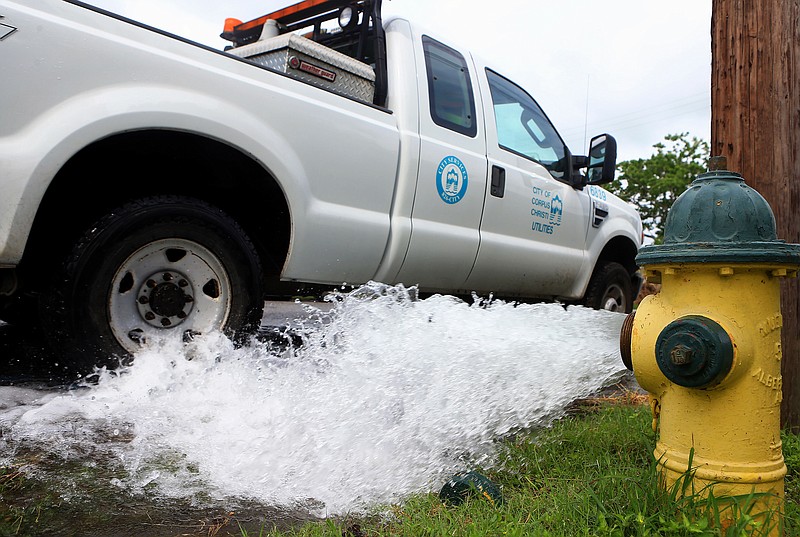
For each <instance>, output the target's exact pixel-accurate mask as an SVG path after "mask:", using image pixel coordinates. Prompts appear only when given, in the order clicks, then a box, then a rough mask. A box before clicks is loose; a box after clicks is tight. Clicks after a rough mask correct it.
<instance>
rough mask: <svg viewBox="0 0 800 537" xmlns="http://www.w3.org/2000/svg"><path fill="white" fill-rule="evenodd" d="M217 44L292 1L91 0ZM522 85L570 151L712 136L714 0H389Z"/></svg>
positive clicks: (638, 150) (648, 149)
mask: <svg viewBox="0 0 800 537" xmlns="http://www.w3.org/2000/svg"><path fill="white" fill-rule="evenodd" d="M88 1H89V2H90V3H94V4H96V5H98V6H100V7H104V8H106V9H109V10H111V11H115V12H118V13H120V14H122V15H125V16H127V17H130V18H133V19H136V20H139V21H141V22H144V23H147V24H150V25H153V26H156V27H158V28H161V29H164V30H167V31H170V32H173V33H175V34H178V35H181V36H183V37H187V38H189V39H192V40H195V41H198V42H201V43H203V44H206V45H209V46H212V47H215V48H220V49H222V48H224V46H225V45H227V44H229V43H228V42H227V41H223V40H222V39H220V38H219V34H220V32H221V31H222V27H223V23H224V21H225V18H226V17H234V18H237V19H240V20H243V21H246V20H250V19H253V18H256V17H259V16H261V15H264V14H267V13H269V12H271V11H274V10H276V9H279V8H281V7H285V6H286V5H289V4H292V3H294V0H287V1H281V0H227V1H224V2H222V1H219V0H88ZM383 13H384V16H386V17H388V16H391V15H400V16H404V17H407V18H408V19H410V20H412V21H415V20H416V21H420V22H421V23H422V24H423V25H424V26H425V27H426V28H427V29H428V30H429V31H430V32H431V33H432V34H436V35H435V36H434V37H438V38H440V39H441V40H443V41H445V42H450V43H454V44H458V45H463V46H465V47H467V48H469V49H471V50H473V51H475V52H476V53H477V54H479V55H480V56H481V57H482V58H484V59H485V60H486V61H487V63H490V64H491V65H493V66H496V70H497V71H499V72H500V73H502V74H503V75H505V76H507V77H508V78H510V79H512V80H514V81H515V82H517V83H518V84H520V85H521V86H523V87H524V88H526V89H527V90H528V91H529V92H530V93H531V94H532V95H533V97H534V98H535V99H536V100H537V101H538V102H539V104H540V105H541V106H542V108H544V110H545V112H546V113H547V114H548V116H549V117H550V119H551V120H552V121H553V123H554V124H555V126H556V128H557V129H558V130H559V132H560V133H561V135H562V136H563V138H564V140H565V141H566V143H567V145H568V146H569V147H570V149H571V150H572V151H573V153H584V152H585V150H586V137H587V135H588V137H589V138H591V136H592V135H594V134H600V133H604V132H608V133H610V134H612V135H614V136H615V137H616V138H617V142H618V144H619V160H629V159H635V158H646V157H648V156H650V155H651V154H652V153H653V151H654V150H653V147H652V146H653V144H655V143H657V142H660V141H662V140H663V138H664V136H665V135H667V134H678V133H681V132H688V133H690V135H692V136H696V137H698V138H702V139H704V140H709V138H710V136H711V97H710V80H711V0H670V1H669V2H665V1H661V2H656V1H655V0H609V1H608V2H599V1H598V0H560V1H553V0H547V1H545V0H496V1H494V2H477V1H465V0H384V8H383Z"/></svg>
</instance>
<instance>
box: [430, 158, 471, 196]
mask: <svg viewBox="0 0 800 537" xmlns="http://www.w3.org/2000/svg"><path fill="white" fill-rule="evenodd" d="M468 182H469V174H468V173H467V167H466V166H464V163H463V162H461V159H459V158H458V157H454V156H452V155H451V156H449V157H444V158H443V159H442V161H441V162H440V163H439V168H438V169H437V170H436V189H437V190H438V191H439V197H440V198H442V201H443V202H445V203H447V204H450V205H452V204H454V203H458V202H459V201H461V200H462V199H463V198H464V196H465V195H466V193H467V183H468Z"/></svg>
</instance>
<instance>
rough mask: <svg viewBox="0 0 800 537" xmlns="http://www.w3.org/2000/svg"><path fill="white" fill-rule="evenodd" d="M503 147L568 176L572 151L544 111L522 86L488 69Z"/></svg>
mask: <svg viewBox="0 0 800 537" xmlns="http://www.w3.org/2000/svg"><path fill="white" fill-rule="evenodd" d="M486 78H487V79H488V82H489V89H490V90H491V93H492V105H493V108H494V118H495V124H496V126H497V139H498V143H499V144H500V147H502V148H503V149H505V150H507V151H511V152H512V153H516V154H517V155H520V156H522V157H525V158H527V159H529V160H532V161H534V162H537V163H539V164H541V165H542V166H544V167H545V168H546V169H547V171H548V172H550V175H552V176H553V177H554V178H556V179H559V180H562V181H563V180H565V178H566V170H567V169H568V167H567V165H566V164H567V161H568V159H569V157H568V155H569V151H568V150H567V147H566V145H564V141H563V140H562V139H561V136H560V135H559V134H558V132H557V131H556V129H555V127H553V124H552V123H550V120H549V119H547V116H546V115H545V113H544V111H543V110H542V109H541V108H540V107H539V105H538V104H537V103H536V101H535V100H534V99H533V97H531V96H530V95H528V93H527V92H526V91H525V90H523V89H522V88H521V87H519V86H517V85H516V84H514V83H513V82H511V81H510V80H508V79H507V78H505V77H503V76H501V75H499V74H497V73H495V72H494V71H492V70H491V69H487V70H486Z"/></svg>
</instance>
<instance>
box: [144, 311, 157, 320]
mask: <svg viewBox="0 0 800 537" xmlns="http://www.w3.org/2000/svg"><path fill="white" fill-rule="evenodd" d="M144 318H145V319H147V320H148V321H152V320H153V319H155V318H156V314H155V313H153V312H152V311H148V312H147V313H145V314H144Z"/></svg>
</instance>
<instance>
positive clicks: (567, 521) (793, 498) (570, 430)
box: [240, 403, 800, 537]
mask: <svg viewBox="0 0 800 537" xmlns="http://www.w3.org/2000/svg"><path fill="white" fill-rule="evenodd" d="M651 422H652V416H651V414H650V409H649V407H648V406H647V405H641V404H623V405H620V404H608V403H603V404H600V405H598V406H595V407H593V408H589V409H584V411H583V412H580V413H578V414H576V415H572V416H570V417H567V418H565V419H562V420H559V421H558V422H557V423H555V424H554V425H553V426H552V427H551V428H549V429H547V430H545V431H541V432H539V433H538V434H534V435H530V436H520V437H518V438H515V439H510V440H507V441H506V442H504V444H503V449H502V459H501V460H502V465H500V467H499V468H498V469H494V470H486V469H478V470H479V471H481V473H483V474H484V475H486V476H487V477H489V478H490V479H491V480H492V482H493V483H495V484H496V485H498V486H499V487H501V490H502V493H503V498H504V502H503V504H502V505H500V506H497V507H495V506H493V505H492V504H491V503H490V502H489V501H486V500H485V499H482V498H481V497H480V496H478V495H474V496H472V497H470V498H468V499H467V501H465V502H464V503H462V504H460V505H457V506H452V505H447V504H444V503H442V501H440V499H439V497H438V495H436V494H421V495H417V496H414V497H412V498H410V499H408V500H407V501H406V502H404V504H403V505H401V506H394V507H389V508H387V509H388V510H389V513H390V515H389V516H386V515H385V513H384V514H383V515H381V516H379V515H377V514H376V515H375V516H374V517H367V518H365V519H363V520H339V521H333V520H327V521H325V522H322V523H310V524H306V525H305V526H302V527H300V528H298V529H295V530H292V531H290V532H277V531H275V532H272V531H268V530H267V529H261V530H258V531H255V532H253V531H247V530H246V529H240V531H241V535H242V537H255V536H259V537H266V536H269V537H277V536H298V537H299V536H304V537H306V536H307V537H317V536H335V537H341V536H344V537H366V536H431V537H434V536H435V537H439V536H445V535H454V536H464V537H470V536H475V537H479V536H480V537H484V536H498V537H501V536H502V537H506V536H509V537H513V536H534V537H535V536H564V537H579V536H597V537H617V536H618V537H645V536H653V537H655V536H663V537H672V536H674V537H678V536H709V537H711V536H724V537H744V536H751V535H759V534H762V533H764V531H765V527H764V522H759V521H758V520H756V519H754V518H753V517H752V516H751V513H750V511H751V510H752V504H753V500H754V498H752V497H744V498H738V499H737V501H738V503H736V504H734V505H733V506H731V504H730V501H728V502H722V501H719V500H718V499H715V498H714V497H713V493H712V495H711V496H710V497H705V495H692V494H691V489H688V494H683V495H682V494H680V487H674V489H673V490H671V491H664V490H662V488H661V487H659V481H658V479H659V478H658V472H657V470H656V465H655V461H654V460H653V456H652V451H653V447H654V444H655V435H654V434H653V432H652V428H651ZM784 453H785V458H786V461H787V466H788V467H789V475H788V476H787V478H786V492H787V498H786V504H785V509H786V512H785V517H784V522H785V528H786V532H785V535H786V536H789V537H792V536H797V535H800V507H799V506H798V502H800V482H799V481H798V472H800V437H798V436H796V435H790V434H785V435H784ZM688 483H689V482H687V484H688ZM679 484H680V483H679ZM681 496H682V497H681ZM732 510H737V511H736V513H737V514H736V516H735V517H734V519H735V520H736V522H734V523H732V524H731V522H730V521H728V522H726V519H729V518H731V516H730V513H731V511H732ZM770 520H771V521H772V522H776V521H777V517H772V518H771V519H770V518H769V517H768V521H767V524H769V523H770ZM722 528H725V529H724V530H723V529H722Z"/></svg>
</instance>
